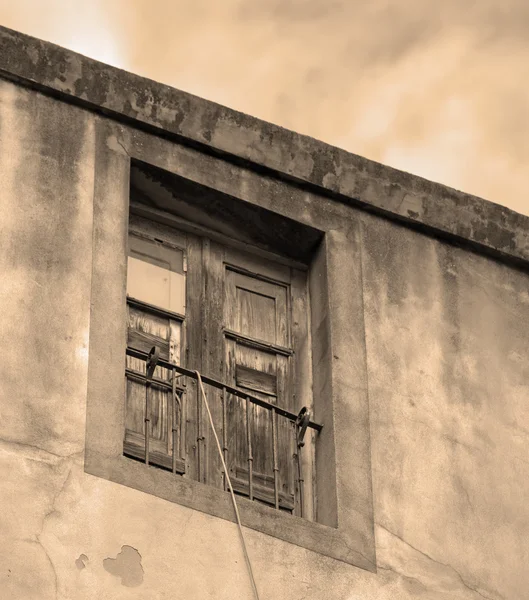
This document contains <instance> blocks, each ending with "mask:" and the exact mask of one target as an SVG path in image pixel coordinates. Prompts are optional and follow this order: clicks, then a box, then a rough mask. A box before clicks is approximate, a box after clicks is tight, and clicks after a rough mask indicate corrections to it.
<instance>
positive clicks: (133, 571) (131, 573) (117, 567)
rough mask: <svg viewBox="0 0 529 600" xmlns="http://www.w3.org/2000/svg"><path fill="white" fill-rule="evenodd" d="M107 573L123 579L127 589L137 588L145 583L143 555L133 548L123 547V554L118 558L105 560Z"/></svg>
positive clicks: (104, 565) (122, 582)
mask: <svg viewBox="0 0 529 600" xmlns="http://www.w3.org/2000/svg"><path fill="white" fill-rule="evenodd" d="M103 567H104V568H105V571H108V572H109V573H110V574H112V575H114V576H115V577H119V578H120V579H121V585H124V586H125V587H137V586H139V585H141V584H142V583H143V567H142V566H141V555H140V553H139V552H138V551H137V550H136V548H133V547H132V546H121V552H120V553H119V554H118V555H117V556H116V558H105V559H104V560H103Z"/></svg>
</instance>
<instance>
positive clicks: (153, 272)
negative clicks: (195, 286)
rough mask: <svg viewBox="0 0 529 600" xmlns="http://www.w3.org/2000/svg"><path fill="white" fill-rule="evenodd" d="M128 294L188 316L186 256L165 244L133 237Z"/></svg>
mask: <svg viewBox="0 0 529 600" xmlns="http://www.w3.org/2000/svg"><path fill="white" fill-rule="evenodd" d="M129 245H130V255H129V258H128V272H127V294H128V295H129V296H130V297H132V298H136V299H137V300H141V301H142V302H147V303H148V304H154V305H155V306H158V307H160V308H165V309H166V310H170V311H173V312H177V313H180V314H185V273H184V271H183V252H182V251H181V250H176V249H172V248H167V247H164V246H162V244H159V243H156V242H151V241H149V240H144V239H140V238H136V237H134V236H130V237H129Z"/></svg>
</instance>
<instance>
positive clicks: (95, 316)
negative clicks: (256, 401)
mask: <svg viewBox="0 0 529 600" xmlns="http://www.w3.org/2000/svg"><path fill="white" fill-rule="evenodd" d="M99 127H100V128H101V130H100V132H99V136H98V147H97V156H98V158H97V160H96V164H95V189H94V234H93V240H94V244H93V276H92V288H91V324H90V334H89V365H88V394H87V427H86V453H85V471H86V472H87V473H90V474H92V475H96V476H98V477H103V478H106V479H108V480H110V481H113V482H115V483H119V484H122V485H125V486H128V487H130V488H134V489H137V490H141V491H144V492H147V493H150V494H153V495H155V496H158V497H160V498H164V499H166V500H168V501H169V502H173V503H176V504H181V505H184V506H188V507H190V508H193V509H196V510H199V511H202V512H205V513H208V514H210V515H214V516H217V517H220V518H223V519H227V520H230V521H233V520H234V515H233V508H232V506H231V503H230V501H229V498H228V497H227V494H226V493H225V492H224V491H222V490H217V489H215V488H210V487H209V486H203V485H202V484H198V483H196V482H194V481H192V480H190V479H180V480H177V481H174V477H173V476H172V474H170V473H166V472H164V471H163V470H159V469H145V468H144V465H142V464H140V463H135V461H130V460H128V459H126V458H125V457H123V456H122V428H121V427H120V423H123V402H122V401H118V402H116V401H115V400H116V399H119V400H121V399H122V398H123V395H124V389H123V381H124V377H123V372H124V367H125V361H124V353H123V352H122V349H123V340H125V336H126V331H125V327H124V317H123V310H124V307H125V276H126V247H127V236H128V214H129V184H130V169H131V158H132V161H135V160H139V161H142V162H144V163H149V164H152V165H153V166H154V167H156V168H159V169H164V170H166V171H167V172H169V173H174V174H176V175H178V176H179V177H183V178H187V179H189V180H191V181H194V182H196V183H197V184H199V185H207V186H210V188H211V189H214V190H218V191H219V192H220V193H224V194H226V193H229V194H231V195H232V196H233V197H235V198H238V199H239V200H240V201H242V202H247V203H249V204H252V205H254V206H256V207H258V208H259V210H261V209H263V210H271V211H274V212H275V213H276V214H279V215H285V217H287V218H288V219H290V220H295V221H297V222H299V223H300V224H301V225H304V224H305V223H308V224H310V226H311V227H317V228H319V229H320V231H321V232H322V233H323V235H324V238H323V241H322V243H321V244H320V246H319V248H318V249H317V250H316V253H315V255H314V258H313V260H312V262H311V265H310V273H309V289H310V296H311V314H312V315H313V319H312V328H311V336H312V348H313V359H312V363H313V366H314V394H315V398H316V397H317V398H318V399H319V400H318V402H317V403H316V405H315V411H316V414H315V420H316V421H319V422H323V424H324V431H325V434H324V435H322V436H320V442H321V443H320V451H319V452H318V453H317V457H316V461H317V463H318V461H319V462H320V463H321V465H322V467H323V468H321V466H320V468H318V465H317V472H318V475H317V477H318V487H319V489H320V490H322V489H323V490H324V493H325V495H326V498H325V502H324V503H321V504H322V505H324V506H322V505H318V514H319V522H314V521H308V520H306V519H301V518H299V517H296V516H292V515H283V514H281V512H280V511H276V510H275V509H272V508H269V507H267V506H261V505H258V504H257V503H254V502H251V501H249V500H247V499H245V498H240V501H239V505H240V512H241V518H242V520H243V523H244V524H245V525H246V526H247V527H250V528H252V529H255V530H257V531H260V532H262V533H266V534H268V535H271V536H273V537H276V538H279V539H282V540H285V541H287V542H290V543H293V544H296V545H299V546H302V547H304V548H307V549H310V550H313V551H315V552H318V553H320V554H324V555H326V556H329V557H333V558H336V559H338V560H342V561H344V562H347V563H349V564H352V565H355V566H357V567H360V568H363V569H366V570H369V571H375V570H376V558H375V545H374V522H373V497H372V486H371V471H370V456H369V452H370V450H369V443H370V442H369V410H368V402H367V380H366V376H367V375H366V371H367V369H366V354H365V330H364V323H363V302H362V276H361V225H360V222H359V221H358V220H355V219H354V215H353V214H352V213H354V211H352V209H351V208H350V207H344V206H343V205H341V204H340V203H338V202H336V201H333V200H326V199H325V198H322V197H318V196H316V195H314V194H313V193H311V192H310V191H307V190H300V189H299V188H296V187H295V186H294V187H291V186H290V185H289V184H288V183H286V182H284V181H279V180H275V179H274V178H273V177H264V176H263V175H262V174H260V173H257V172H253V171H252V170H251V169H250V170H249V169H248V168H247V167H244V166H235V165H233V164H230V165H228V164H227V163H225V162H224V161H223V160H222V159H221V158H219V157H215V156H207V155H204V154H202V153H201V152H200V151H198V150H195V149H192V148H189V147H185V146H182V145H179V144H175V143H174V142H172V141H169V140H165V139H162V138H159V137H157V136H155V135H151V134H148V133H145V132H138V131H136V130H133V129H131V128H120V129H119V130H118V129H115V128H114V126H113V125H112V124H111V123H101V124H99ZM116 135H117V136H119V138H120V139H121V142H120V144H118V145H117V146H116V145H115V144H113V145H110V144H108V143H107V140H108V139H109V137H111V136H116ZM123 148H126V149H127V151H126V152H125V151H124V150H123ZM242 182H244V184H243V185H242ZM285 196H287V197H288V199H289V201H288V202H285V201H284V199H285ZM345 211H347V212H345ZM176 220H178V219H176ZM174 221H175V219H174V218H173V215H171V216H170V218H169V219H168V222H167V224H168V225H173V224H174ZM189 258H191V257H189ZM344 322H347V323H348V324H349V326H348V327H347V328H345V327H343V326H342V325H343V323H344ZM301 384H302V385H303V382H301ZM109 399H114V401H109ZM116 425H117V427H116ZM322 486H323V487H322Z"/></svg>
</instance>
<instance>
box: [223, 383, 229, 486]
mask: <svg viewBox="0 0 529 600" xmlns="http://www.w3.org/2000/svg"><path fill="white" fill-rule="evenodd" d="M227 423H228V419H227V416H226V386H224V387H223V388H222V454H223V457H224V463H225V465H226V468H227V467H228V445H227V444H228V432H227V431H226V426H227ZM227 489H228V474H227V473H226V472H225V473H224V490H227Z"/></svg>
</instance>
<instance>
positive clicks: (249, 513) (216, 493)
mask: <svg viewBox="0 0 529 600" xmlns="http://www.w3.org/2000/svg"><path fill="white" fill-rule="evenodd" d="M85 471H86V472H87V473H89V474H90V475H95V476H97V477H103V478H105V479H108V480H110V481H113V482H114V483H118V484H121V485H125V486H127V487H130V488H133V489H136V490H139V491H141V492H145V493H147V494H151V495H153V496H157V497H159V498H162V499H164V500H167V501H169V502H173V503H175V504H180V505H182V506H186V507H187V508H192V509H194V510H198V511H200V512H204V513H206V514H209V515H212V516H214V517H219V518H221V519H226V520H227V521H232V522H235V515H234V511H233V504H232V500H231V497H230V494H229V493H228V492H225V491H223V490H219V489H217V488H213V487H210V486H207V485H204V484H202V483H198V482H196V481H192V480H190V479H184V478H181V477H175V476H174V475H173V474H172V473H169V472H167V471H164V470H162V469H157V468H149V467H146V466H145V465H144V464H142V463H140V462H137V461H134V460H131V459H129V458H126V457H124V456H121V455H120V456H113V457H109V456H103V455H102V454H100V453H97V452H95V453H94V452H92V451H89V450H88V449H87V454H86V458H85ZM237 505H238V508H239V512H240V516H241V521H242V524H243V525H244V526H245V527H249V528H250V529H254V530H255V531H259V532H261V533H265V534H267V535H270V536H272V537H275V538H278V539H281V540H284V541H285V542H289V543H291V544H295V545H297V546H300V547H302V548H305V549H307V550H312V551H314V552H317V553H319V554H323V555H325V556H328V557H330V558H334V559H336V560H340V561H343V562H345V563H348V564H350V565H354V566H356V567H359V568H362V569H366V570H367V571H371V572H376V566H375V564H373V562H371V561H370V560H369V559H368V558H366V557H365V556H363V555H362V554H360V553H359V552H358V551H357V550H355V549H354V548H355V547H358V545H359V543H358V540H356V539H354V538H353V537H352V536H351V535H350V534H348V533H346V532H344V531H342V530H341V529H340V526H339V525H338V527H337V528H334V527H328V526H326V525H321V524H320V523H315V522H312V521H307V520H306V519H302V518H300V517H297V516H293V515H291V514H289V513H286V512H284V511H278V510H275V509H273V508H270V507H268V506H266V505H264V504H261V503H259V502H252V501H250V500H248V499H247V498H244V497H242V496H237Z"/></svg>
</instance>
